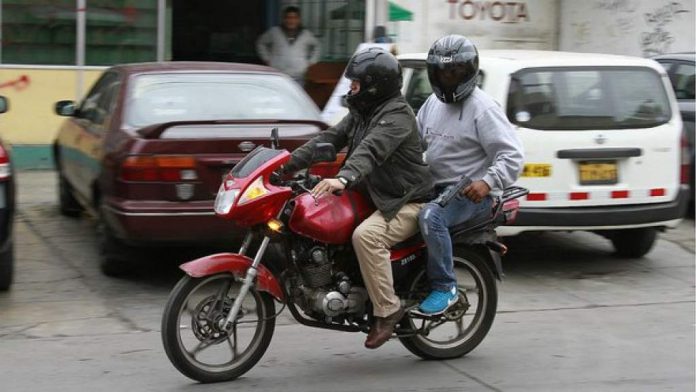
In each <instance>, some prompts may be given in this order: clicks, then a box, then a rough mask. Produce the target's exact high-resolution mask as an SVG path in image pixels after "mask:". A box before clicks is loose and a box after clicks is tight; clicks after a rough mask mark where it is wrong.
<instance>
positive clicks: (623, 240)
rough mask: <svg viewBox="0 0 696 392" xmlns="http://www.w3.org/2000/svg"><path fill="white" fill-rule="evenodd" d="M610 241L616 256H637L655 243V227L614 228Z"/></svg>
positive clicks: (643, 253) (648, 250)
mask: <svg viewBox="0 0 696 392" xmlns="http://www.w3.org/2000/svg"><path fill="white" fill-rule="evenodd" d="M610 239H611V242H612V244H614V249H616V255H617V256H618V257H626V258H638V257H643V256H645V255H646V254H647V253H648V252H650V250H651V249H652V247H653V245H655V240H656V239H657V229H655V228H654V227H643V228H639V229H625V230H616V231H615V232H614V233H612V235H611V237H610Z"/></svg>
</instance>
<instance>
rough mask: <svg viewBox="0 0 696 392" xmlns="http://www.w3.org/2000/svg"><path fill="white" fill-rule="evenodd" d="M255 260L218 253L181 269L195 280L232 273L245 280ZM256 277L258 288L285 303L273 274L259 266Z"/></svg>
mask: <svg viewBox="0 0 696 392" xmlns="http://www.w3.org/2000/svg"><path fill="white" fill-rule="evenodd" d="M252 264H253V260H252V259H250V258H249V257H247V256H243V255H240V254H236V253H218V254H214V255H210V256H205V257H201V258H200V259H196V260H193V261H189V262H188V263H184V264H182V265H181V266H179V268H181V269H182V270H183V271H184V272H186V274H187V275H189V276H191V277H193V278H202V277H204V276H210V275H215V274H219V273H221V272H230V273H232V274H233V275H234V276H236V277H238V278H244V277H245V276H246V272H247V270H248V269H249V267H250V266H251V265H252ZM256 270H257V275H256V288H257V290H259V291H265V292H267V293H269V294H271V295H272V296H273V297H275V298H276V299H277V300H278V301H283V300H284V299H285V296H284V295H283V290H281V288H280V283H279V282H278V279H276V277H275V276H273V273H272V272H271V271H269V270H268V268H266V266H264V265H263V264H260V265H259V266H258V268H257V269H256Z"/></svg>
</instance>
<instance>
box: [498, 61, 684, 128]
mask: <svg viewBox="0 0 696 392" xmlns="http://www.w3.org/2000/svg"><path fill="white" fill-rule="evenodd" d="M506 110H507V115H508V118H509V120H510V121H511V122H513V123H515V124H517V125H520V126H523V127H526V128H535V129H553V130H566V129H567V130H578V129H615V128H616V129H620V128H646V127H654V126H657V125H659V124H663V123H665V122H667V121H668V120H669V119H670V116H671V111H670V107H669V101H668V100H667V95H666V94H665V90H664V87H663V84H662V81H661V79H660V76H659V74H658V73H657V72H655V71H654V70H652V69H650V68H640V67H635V68H597V67H593V68H589V67H573V68H565V69H564V68H556V69H549V68H542V69H533V68H532V69H525V70H522V71H519V72H517V73H516V74H514V75H513V77H512V81H511V84H510V90H509V94H508V102H507V109H506Z"/></svg>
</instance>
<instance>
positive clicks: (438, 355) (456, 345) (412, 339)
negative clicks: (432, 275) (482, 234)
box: [399, 247, 498, 359]
mask: <svg viewBox="0 0 696 392" xmlns="http://www.w3.org/2000/svg"><path fill="white" fill-rule="evenodd" d="M454 268H455V272H456V271H457V270H458V269H460V268H461V269H463V271H466V272H468V273H469V274H470V275H471V277H472V278H473V280H474V281H475V283H476V286H477V288H478V291H479V293H480V294H479V297H478V298H479V300H478V302H477V304H476V309H474V312H475V313H474V315H473V320H472V322H471V327H469V328H467V329H466V331H464V332H465V334H464V336H463V337H462V338H460V339H457V340H456V341H454V342H452V343H449V344H440V343H437V342H435V341H433V340H431V339H429V338H428V336H424V335H413V336H407V337H401V338H399V340H400V341H401V343H402V344H403V345H404V347H406V349H408V350H409V351H410V352H411V353H413V354H415V355H417V356H419V357H421V358H423V359H451V358H459V357H461V356H463V355H465V354H467V353H469V352H470V351H471V350H473V349H474V348H476V347H477V346H478V345H479V344H480V343H481V341H483V339H484V338H485V337H486V334H488V331H489V330H490V328H491V326H492V325H493V320H494V319H495V313H496V309H497V306H498V291H497V288H496V281H495V276H494V275H493V272H492V270H491V268H490V267H489V266H488V263H487V262H486V258H485V256H482V255H481V254H480V253H479V252H478V251H476V250H474V249H470V248H463V247H458V248H455V249H454ZM457 284H458V285H460V284H461V282H459V281H458V282H457ZM410 286H411V287H410V289H411V291H412V292H418V291H420V292H428V291H429V282H428V277H427V274H426V272H425V271H422V272H421V273H419V274H417V275H416V276H415V277H414V279H413V281H412V282H411V285H410ZM461 293H462V289H461V287H460V301H462V299H461ZM419 302H420V301H419ZM455 306H456V305H455ZM460 319H461V318H460ZM401 323H402V327H404V326H409V324H410V328H413V329H416V328H417V327H416V324H415V323H414V321H413V319H412V318H411V316H410V315H407V316H406V317H405V318H404V319H403V320H402V321H401Z"/></svg>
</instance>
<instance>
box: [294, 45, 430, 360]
mask: <svg viewBox="0 0 696 392" xmlns="http://www.w3.org/2000/svg"><path fill="white" fill-rule="evenodd" d="M345 75H346V77H347V78H348V79H350V80H351V90H350V91H349V92H348V94H347V96H346V101H347V104H348V108H349V109H350V113H349V114H347V115H346V116H345V117H344V118H343V119H342V120H341V121H340V122H339V123H338V124H337V125H336V126H334V127H331V128H329V129H328V130H326V131H324V132H320V133H319V134H318V135H317V136H315V137H314V138H312V139H311V140H310V141H309V142H307V143H306V144H305V145H303V146H302V147H300V148H298V149H296V150H295V151H294V152H293V154H292V158H291V160H290V162H288V164H287V165H286V166H285V168H284V171H286V172H287V171H295V170H299V169H301V168H304V167H307V166H308V165H309V164H310V162H311V159H312V152H313V149H314V146H315V145H316V143H322V142H323V143H332V144H333V145H334V146H335V147H336V150H340V149H342V148H344V147H346V146H347V147H348V153H347V155H346V160H345V162H344V164H343V166H342V167H341V169H340V171H339V173H338V175H337V176H336V178H327V179H324V180H322V181H321V182H320V183H319V184H318V185H317V186H316V187H315V188H314V189H313V190H312V194H313V195H314V196H316V197H321V196H323V195H325V194H327V193H331V192H335V191H340V190H343V189H345V188H353V187H355V186H357V185H358V184H360V185H361V187H363V186H364V188H365V189H366V190H367V193H368V195H369V198H370V200H371V201H372V202H373V203H374V205H375V206H376V207H377V211H375V212H374V213H373V214H372V215H371V216H369V217H368V218H367V219H366V220H365V221H363V222H362V223H361V224H360V225H359V226H358V227H357V228H356V229H355V231H354V233H353V237H352V243H353V247H354V249H355V253H356V255H357V258H358V262H359V264H360V271H361V274H362V277H363V280H364V281H365V286H366V288H367V292H368V295H369V296H370V299H371V300H372V303H373V306H374V309H373V314H374V316H375V317H374V320H375V321H374V323H373V324H372V326H371V328H370V332H369V334H368V336H367V339H366V340H365V347H367V348H372V349H374V348H377V347H379V346H381V345H382V344H384V343H385V342H386V341H387V340H389V338H390V337H391V335H392V332H393V330H394V326H395V325H396V324H397V323H398V322H399V321H400V320H401V318H402V317H403V315H404V310H403V308H402V307H401V304H400V300H399V298H398V297H397V295H396V294H395V292H394V285H393V276H392V270H391V265H390V261H389V255H390V251H389V250H390V248H391V247H392V246H394V245H396V244H397V243H399V242H402V241H404V240H405V239H407V238H409V237H411V236H412V235H414V234H415V233H417V232H418V212H419V211H420V209H421V208H422V206H423V203H424V202H426V201H428V200H430V198H431V196H432V178H431V175H430V171H429V170H428V167H427V165H426V164H425V163H424V162H423V146H422V143H421V138H420V135H419V133H418V126H417V123H416V118H415V115H414V113H413V111H412V110H411V108H410V106H409V105H408V103H407V102H406V100H405V99H404V98H403V96H402V95H401V85H402V75H401V66H400V65H399V62H398V61H397V59H396V58H395V57H394V56H393V55H391V54H390V53H389V52H387V51H385V50H383V49H379V48H368V49H364V50H361V51H360V52H358V53H356V54H355V55H354V56H353V57H352V58H351V60H350V61H349V63H348V67H347V69H346V74H345Z"/></svg>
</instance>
